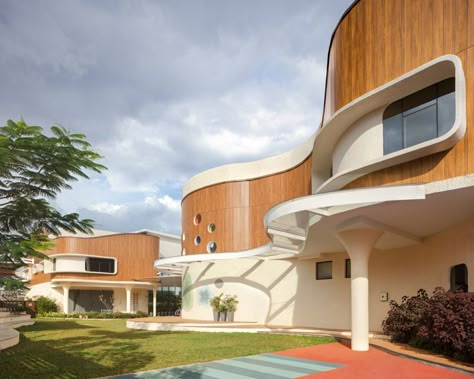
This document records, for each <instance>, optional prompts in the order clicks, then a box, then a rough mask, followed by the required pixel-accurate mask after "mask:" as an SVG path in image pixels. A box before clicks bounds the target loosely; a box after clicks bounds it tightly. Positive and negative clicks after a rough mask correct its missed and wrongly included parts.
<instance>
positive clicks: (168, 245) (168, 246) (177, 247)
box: [160, 235, 181, 258]
mask: <svg viewBox="0 0 474 379" xmlns="http://www.w3.org/2000/svg"><path fill="white" fill-rule="evenodd" d="M179 255H181V240H180V239H179V238H178V239H176V238H171V237H167V236H163V235H162V236H160V258H170V257H177V256H179Z"/></svg>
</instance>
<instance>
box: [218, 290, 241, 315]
mask: <svg viewBox="0 0 474 379" xmlns="http://www.w3.org/2000/svg"><path fill="white" fill-rule="evenodd" d="M222 302H223V304H224V307H225V309H226V321H234V313H235V311H236V310H237V304H239V301H238V300H237V295H226V296H225V297H224V300H222Z"/></svg>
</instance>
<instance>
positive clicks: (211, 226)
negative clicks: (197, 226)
mask: <svg viewBox="0 0 474 379" xmlns="http://www.w3.org/2000/svg"><path fill="white" fill-rule="evenodd" d="M215 230H216V224H214V223H211V224H209V225H208V226H207V231H208V232H209V233H214V231H215Z"/></svg>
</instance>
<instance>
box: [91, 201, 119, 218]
mask: <svg viewBox="0 0 474 379" xmlns="http://www.w3.org/2000/svg"><path fill="white" fill-rule="evenodd" d="M89 209H90V210H93V211H97V212H101V213H105V214H108V215H114V214H117V213H118V212H120V211H122V210H124V209H125V205H123V204H122V205H121V204H110V203H106V202H103V203H97V204H93V205H91V206H89Z"/></svg>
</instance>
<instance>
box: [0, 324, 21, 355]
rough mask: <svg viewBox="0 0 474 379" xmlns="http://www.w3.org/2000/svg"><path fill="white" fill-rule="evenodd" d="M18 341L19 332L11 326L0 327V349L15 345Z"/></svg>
mask: <svg viewBox="0 0 474 379" xmlns="http://www.w3.org/2000/svg"><path fill="white" fill-rule="evenodd" d="M19 342H20V332H18V331H17V330H15V329H12V328H6V329H0V350H3V349H7V348H9V347H12V346H15V345H17V344H18V343H19Z"/></svg>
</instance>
